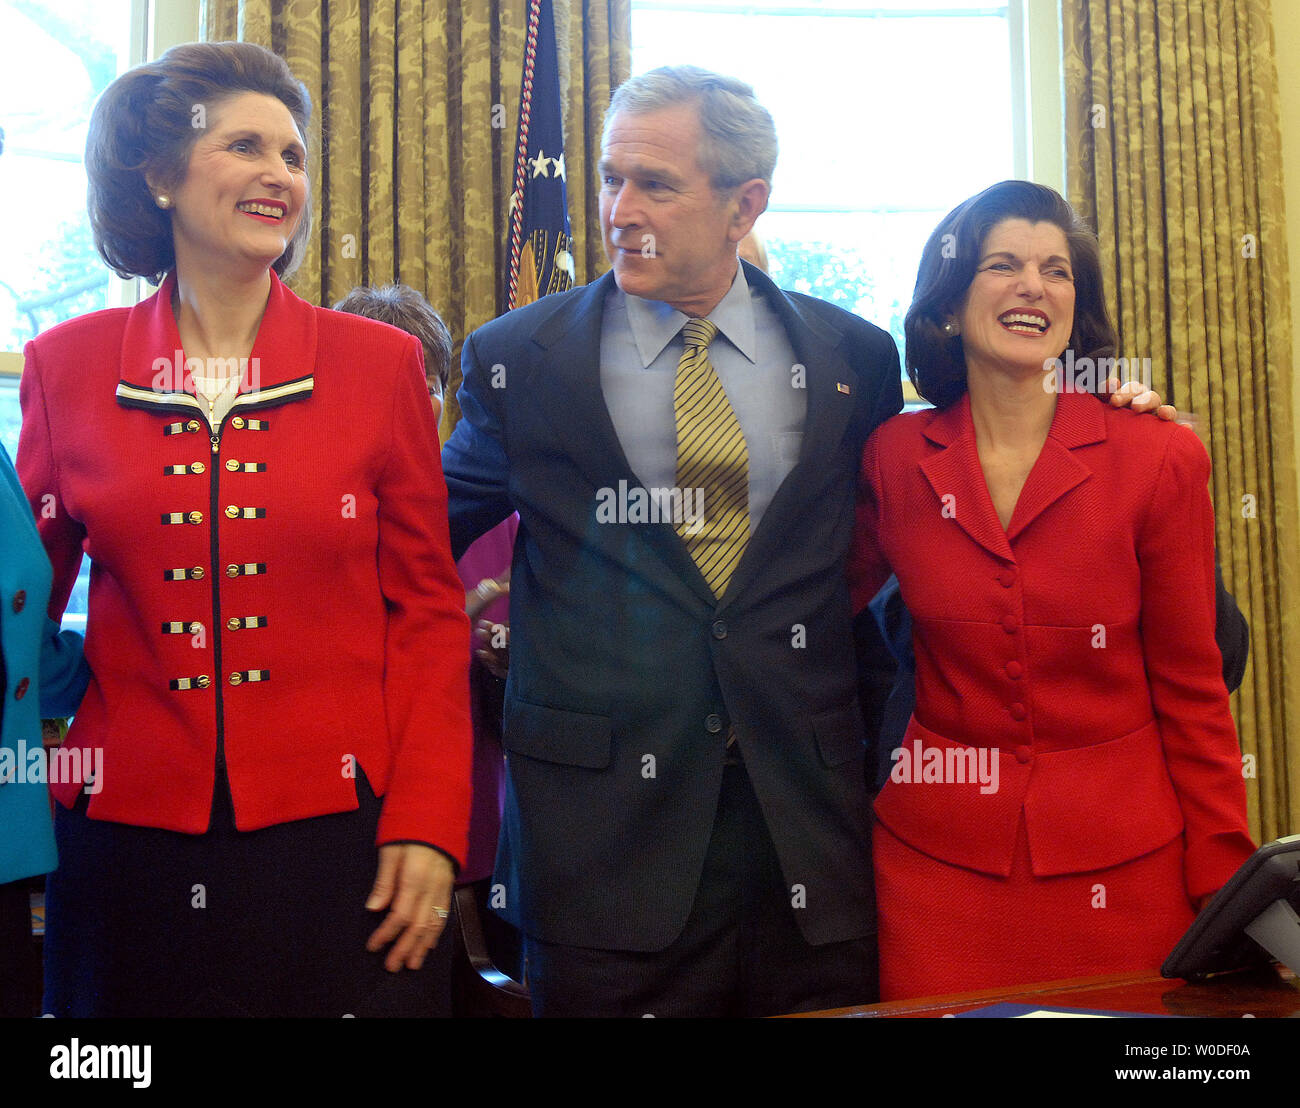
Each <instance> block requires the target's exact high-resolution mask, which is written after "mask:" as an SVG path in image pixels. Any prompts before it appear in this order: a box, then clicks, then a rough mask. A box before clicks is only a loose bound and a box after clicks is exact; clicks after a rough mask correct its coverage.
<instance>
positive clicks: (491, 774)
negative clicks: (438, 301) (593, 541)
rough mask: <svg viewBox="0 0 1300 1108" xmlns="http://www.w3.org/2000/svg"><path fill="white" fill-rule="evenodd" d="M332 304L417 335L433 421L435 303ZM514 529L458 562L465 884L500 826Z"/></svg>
mask: <svg viewBox="0 0 1300 1108" xmlns="http://www.w3.org/2000/svg"><path fill="white" fill-rule="evenodd" d="M334 310H335V311H338V312H350V313H351V314H353V315H360V316H365V317H366V318H367V319H377V320H379V321H381V322H383V323H388V324H390V325H392V326H394V327H400V328H401V329H402V330H403V331H406V332H408V333H410V334H412V335H414V336H415V337H416V338H418V339H419V340H420V345H421V346H422V347H423V348H424V376H425V380H426V382H427V383H428V388H429V401H430V403H431V404H432V405H433V421H434V423H435V424H437V422H438V419H439V416H440V415H441V414H442V397H443V392H444V390H445V389H446V387H447V378H448V375H449V373H450V370H451V333H450V332H449V331H448V330H447V325H446V324H445V323H444V322H443V320H442V317H441V316H440V315H439V314H438V313H437V311H436V310H435V309H434V307H433V305H431V304H430V303H429V302H428V301H427V300H426V299H425V298H424V297H423V296H421V295H420V294H419V293H418V292H417V291H416V290H415V289H413V288H411V287H410V286H409V285H379V286H375V287H372V288H367V287H364V286H358V287H357V288H354V289H353V290H352V291H351V292H349V293H348V294H347V295H346V296H345V297H343V299H342V300H340V301H339V302H338V303H337V304H335V305H334ZM518 529H519V517H518V516H517V515H511V516H510V517H509V518H508V519H505V520H503V521H502V522H501V523H499V524H498V525H497V526H496V527H494V528H493V529H492V530H491V531H489V532H488V533H487V534H486V535H484V536H483V537H482V538H480V539H478V540H476V541H475V542H474V543H473V544H472V545H471V546H470V548H469V549H468V550H467V551H465V553H464V554H463V555H462V556H461V558H460V559H459V561H458V562H457V564H456V571H457V573H459V574H460V577H461V584H462V585H463V586H464V588H465V590H466V596H465V611H466V613H467V614H468V616H469V618H470V622H471V623H472V624H474V642H475V657H474V659H473V662H472V664H471V666H470V711H471V718H472V720H473V725H474V773H473V783H474V789H473V797H474V799H473V806H472V808H471V810H470V821H469V852H468V854H467V856H466V859H465V866H464V868H463V869H462V871H461V873H460V874H459V880H460V881H462V882H467V883H476V882H481V881H484V880H485V879H487V878H488V877H490V876H491V874H492V862H493V860H494V858H495V857H496V848H497V832H498V830H499V829H500V826H501V800H502V795H503V792H504V785H505V752H504V750H503V749H502V747H501V694H502V681H503V680H504V678H505V667H506V665H507V664H508V656H507V647H506V645H505V640H506V636H508V634H509V622H508V621H509V610H508V607H507V601H508V599H509V596H510V554H511V550H512V549H513V547H514V541H515V533H516V531H518Z"/></svg>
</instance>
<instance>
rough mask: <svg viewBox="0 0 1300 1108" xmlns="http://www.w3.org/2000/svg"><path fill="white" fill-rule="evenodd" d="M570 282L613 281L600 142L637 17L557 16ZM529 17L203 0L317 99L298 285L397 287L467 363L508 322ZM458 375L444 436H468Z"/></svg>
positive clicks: (480, 4) (477, 5)
mask: <svg viewBox="0 0 1300 1108" xmlns="http://www.w3.org/2000/svg"><path fill="white" fill-rule="evenodd" d="M554 11H555V25H556V26H555V30H556V43H557V49H556V52H557V55H558V57H559V66H560V96H561V99H562V101H563V104H564V146H565V150H564V159H565V165H566V168H567V171H568V172H567V186H568V197H569V219H570V222H571V223H572V225H573V237H574V251H573V254H574V263H575V266H576V270H577V281H578V282H579V283H583V282H586V281H589V280H591V279H592V278H594V277H596V276H598V275H599V273H600V272H601V270H602V269H603V268H604V267H605V265H606V262H605V256H604V251H603V250H602V248H601V237H600V221H599V213H598V209H597V191H596V188H595V165H596V161H597V159H598V157H599V151H600V126H601V122H602V120H603V118H604V112H605V107H606V105H607V104H608V103H609V98H610V95H611V93H612V92H613V90H614V89H615V88H616V87H617V86H618V85H619V84H620V83H621V82H622V81H624V80H625V79H626V78H627V77H628V76H629V74H630V72H631V50H630V46H629V42H630V34H631V5H630V0H554ZM526 31H527V3H526V0H342V2H340V0H334V2H333V3H331V2H329V0H207V3H206V4H205V20H204V35H205V37H206V38H207V39H208V40H209V41H229V40H233V39H239V40H242V41H246V42H256V43H259V44H261V45H262V46H268V47H270V48H271V49H272V50H274V51H275V52H276V53H278V54H280V55H281V56H282V57H283V58H285V60H286V61H288V63H289V66H290V68H291V69H292V70H293V72H294V75H295V76H297V77H298V79H299V80H301V81H302V82H303V83H305V84H306V86H307V88H308V90H309V91H310V92H311V96H312V102H313V105H314V112H313V119H312V135H311V136H310V144H311V147H312V151H313V154H314V159H313V163H314V164H313V166H312V191H313V205H314V211H315V218H316V224H315V228H314V230H313V241H312V245H311V249H310V251H309V252H308V254H307V257H306V260H305V261H304V263H303V265H302V268H301V269H300V270H299V271H298V273H297V275H296V276H295V278H294V280H293V282H292V283H293V287H294V290H295V291H296V292H297V293H298V295H300V296H302V297H304V298H305V299H307V300H310V301H312V302H313V303H317V304H325V305H329V304H332V303H334V302H335V301H337V300H338V299H339V298H340V297H342V296H343V295H344V294H345V293H346V292H348V290H350V289H351V288H352V287H353V286H354V285H373V284H384V283H386V282H389V281H401V282H403V283H405V284H408V285H410V286H411V287H412V288H415V289H418V290H419V291H420V292H422V293H424V295H425V296H427V297H428V299H429V301H430V303H432V304H433V306H434V307H435V308H437V309H438V311H439V312H440V313H441V314H442V316H443V318H444V319H445V320H446V321H447V326H448V327H449V328H450V329H451V333H452V338H453V340H454V341H455V343H456V347H457V351H459V348H460V344H461V342H463V341H464V338H465V335H467V334H468V333H469V332H470V331H472V330H473V329H474V328H475V327H477V326H479V325H480V324H481V323H484V322H486V321H487V320H489V319H492V318H493V317H494V316H496V315H498V314H500V312H501V311H503V310H504V307H505V305H504V297H503V285H504V281H505V272H506V269H505V265H506V251H505V239H506V207H507V203H508V200H509V196H510V190H511V187H512V183H513V174H514V153H515V137H516V127H517V119H518V110H519V82H520V74H521V72H522V68H523V57H524V41H525V35H526ZM459 381H460V370H459V363H458V359H453V365H452V380H451V386H450V388H449V390H448V394H447V398H446V403H445V405H444V411H443V427H444V429H445V430H448V431H449V430H450V428H451V427H452V426H454V424H455V421H456V420H457V419H458V418H459V415H460V412H459V409H458V408H457V406H456V402H455V394H456V388H457V387H458V385H459Z"/></svg>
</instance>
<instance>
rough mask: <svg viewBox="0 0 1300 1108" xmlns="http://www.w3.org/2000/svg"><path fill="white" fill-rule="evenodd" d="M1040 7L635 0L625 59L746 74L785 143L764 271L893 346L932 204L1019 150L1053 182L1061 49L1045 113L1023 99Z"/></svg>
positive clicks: (1039, 33) (1023, 171)
mask: <svg viewBox="0 0 1300 1108" xmlns="http://www.w3.org/2000/svg"><path fill="white" fill-rule="evenodd" d="M1050 7H1051V5H1050V2H1049V3H1048V4H1046V5H1044V4H1040V3H1038V0H1012V2H1011V3H1003V4H997V3H979V2H977V0H949V2H947V3H941V4H937V3H920V2H916V0H914V2H912V3H907V2H906V0H895V3H893V4H891V5H889V6H884V5H869V4H863V3H860V2H851V0H824V2H822V3H820V4H817V5H810V4H807V3H804V4H795V3H786V2H779V0H747V2H745V3H737V2H732V0H633V5H632V69H633V72H634V73H641V72H645V71H646V70H649V69H653V68H654V67H655V66H659V65H666V64H681V63H689V64H694V65H700V66H703V67H705V68H707V69H713V70H716V71H718V72H723V73H728V74H731V75H733V76H737V77H740V78H741V79H743V80H745V81H747V82H748V83H749V84H751V85H753V87H754V91H755V94H756V95H757V97H758V99H759V101H760V102H761V103H762V104H764V106H766V107H767V108H768V110H769V111H771V112H772V115H773V117H774V119H775V121H776V129H777V138H778V141H779V143H780V150H781V153H780V157H779V159H778V161H777V168H776V174H775V177H774V179H773V184H772V198H771V203H770V205H769V207H768V210H767V212H766V213H765V214H764V215H763V216H762V217H761V218H760V219H759V221H758V225H757V230H758V233H759V235H760V236H761V237H762V238H763V241H764V244H765V245H766V247H767V251H768V255H769V259H770V265H771V273H772V277H773V279H774V280H775V281H776V282H777V284H779V285H780V286H782V287H783V288H790V289H795V290H797V291H800V292H806V293H810V294H812V295H814V296H818V297H821V298H822V299H825V300H829V301H831V302H833V303H837V304H839V305H840V306H842V307H844V308H846V309H847V310H849V311H851V312H855V313H856V314H858V315H860V316H862V317H863V318H865V319H869V320H871V321H872V322H873V323H876V324H878V325H879V326H881V327H884V328H886V329H887V330H889V331H890V332H891V334H892V335H893V336H894V340H895V341H896V342H897V343H898V346H899V350H900V352H901V350H902V348H903V317H904V314H905V313H906V311H907V307H908V305H909V304H910V303H911V298H912V287H913V285H914V284H915V281H916V268H917V265H918V263H919V261H920V254H921V248H922V247H923V245H924V244H925V240H926V238H927V237H928V235H929V233H930V232H931V231H932V230H933V229H934V227H935V225H936V224H937V223H938V222H939V220H940V219H941V218H942V217H943V215H945V214H946V213H947V212H948V211H949V210H951V209H952V207H954V206H955V205H956V204H957V203H958V202H960V201H961V200H963V199H965V198H966V197H968V196H970V195H972V194H973V193H975V192H978V191H979V190H980V189H982V188H985V187H987V186H988V185H991V184H993V183H995V182H996V181H1000V180H1004V179H1006V178H1008V177H1026V176H1029V175H1030V162H1031V160H1032V161H1033V162H1034V167H1035V168H1036V169H1037V170H1038V171H1039V176H1040V179H1045V180H1046V181H1047V183H1049V184H1054V185H1055V186H1056V187H1058V188H1059V187H1060V181H1059V179H1057V178H1059V164H1060V154H1059V149H1058V150H1056V151H1055V157H1054V158H1053V157H1052V154H1053V150H1052V146H1053V143H1052V141H1051V140H1052V136H1053V132H1052V130H1051V127H1052V120H1051V117H1052V110H1051V109H1052V107H1053V102H1055V118H1056V119H1057V120H1058V121H1059V115H1060V107H1059V100H1060V96H1059V60H1058V61H1057V62H1056V65H1055V68H1054V69H1053V67H1050V66H1049V67H1047V68H1046V70H1045V75H1044V73H1042V72H1040V73H1039V75H1038V79H1039V81H1040V83H1041V84H1044V85H1045V88H1044V89H1042V90H1040V93H1041V94H1040V95H1039V96H1036V97H1035V100H1040V99H1041V100H1042V101H1043V104H1044V110H1043V112H1041V113H1039V115H1040V116H1043V115H1045V116H1046V117H1047V120H1046V124H1045V125H1044V120H1043V119H1042V118H1037V119H1036V118H1034V113H1031V112H1029V111H1027V110H1026V98H1027V94H1026V91H1025V90H1026V85H1027V80H1026V77H1025V74H1026V72H1027V71H1028V67H1027V65H1026V57H1027V52H1026V49H1025V45H1024V44H1025V42H1026V41H1027V38H1028V36H1027V32H1032V33H1033V34H1034V35H1035V36H1036V41H1038V42H1040V43H1042V44H1043V46H1044V51H1045V53H1046V54H1047V55H1048V56H1049V59H1050V58H1052V57H1055V56H1057V55H1059V31H1056V30H1055V20H1054V16H1053V13H1052V12H1051V11H1050V10H1049V9H1050ZM1030 41H1033V40H1030ZM1053 73H1055V74H1056V76H1055V82H1056V84H1057V87H1056V88H1055V89H1053V87H1052V82H1053ZM1056 126H1057V130H1056V132H1055V146H1057V147H1059V145H1060V133H1059V122H1058V123H1057V125H1056ZM1042 134H1046V135H1047V136H1048V139H1047V141H1046V142H1041V141H1040V142H1038V143H1037V145H1035V142H1034V140H1035V139H1036V138H1037V137H1038V136H1040V135H1042ZM1033 155H1037V156H1036V157H1034V156H1033Z"/></svg>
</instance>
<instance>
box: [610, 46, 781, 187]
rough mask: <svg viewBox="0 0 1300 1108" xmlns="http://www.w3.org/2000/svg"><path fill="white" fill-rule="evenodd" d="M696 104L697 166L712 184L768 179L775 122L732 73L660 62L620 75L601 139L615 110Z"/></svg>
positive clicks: (773, 153) (773, 162) (772, 161)
mask: <svg viewBox="0 0 1300 1108" xmlns="http://www.w3.org/2000/svg"><path fill="white" fill-rule="evenodd" d="M677 104H695V105H697V107H698V112H699V119H700V128H701V130H702V131H703V132H704V140H703V142H702V143H701V144H700V154H699V158H700V168H701V169H703V170H704V172H705V173H707V174H708V175H709V183H710V184H711V185H712V186H713V187H714V188H715V189H729V188H735V187H736V186H737V185H742V184H744V183H745V182H746V181H750V180H753V179H754V178H755V177H760V178H762V179H763V180H764V181H766V182H767V183H768V185H769V186H770V185H771V184H772V171H773V170H774V169H776V125H775V124H774V123H773V122H772V116H771V114H770V113H769V112H768V110H767V109H766V108H765V107H763V105H762V104H760V103H759V102H758V101H757V100H756V99H754V90H753V89H752V88H751V87H750V86H749V85H747V84H745V82H744V81H740V80H737V79H736V78H735V77H724V76H723V75H722V74H720V73H711V72H710V71H709V70H707V69H701V68H700V67H699V66H694V65H665V66H661V67H660V68H659V69H652V70H650V72H649V73H642V74H639V75H638V76H636V77H631V78H629V79H628V80H626V81H624V82H623V83H622V84H621V85H619V86H618V88H617V89H615V91H614V96H613V98H612V99H611V100H610V102H609V110H608V111H607V112H606V113H605V129H604V134H603V136H602V143H601V144H602V145H604V140H605V139H607V138H608V136H609V125H610V123H611V121H612V120H613V118H614V116H615V114H616V113H618V112H629V113H633V114H642V113H645V112H654V111H658V110H660V109H661V108H670V107H674V106H676V105H677Z"/></svg>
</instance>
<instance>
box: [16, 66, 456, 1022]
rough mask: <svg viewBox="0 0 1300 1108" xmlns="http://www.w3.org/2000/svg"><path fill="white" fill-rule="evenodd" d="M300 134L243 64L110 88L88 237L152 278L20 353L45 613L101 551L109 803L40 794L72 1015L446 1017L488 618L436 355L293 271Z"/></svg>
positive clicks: (50, 964) (22, 450)
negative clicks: (443, 425) (455, 509)
mask: <svg viewBox="0 0 1300 1108" xmlns="http://www.w3.org/2000/svg"><path fill="white" fill-rule="evenodd" d="M309 114H310V102H309V99H308V96H307V92H306V89H305V88H304V87H303V86H302V85H301V83H299V82H298V81H296V80H294V78H293V76H292V75H291V74H290V72H289V70H288V67H287V66H286V65H285V64H284V62H283V61H282V60H280V59H279V58H277V57H276V56H275V55H274V54H272V53H270V52H269V51H267V50H263V49H262V48H260V47H257V46H252V45H247V44H240V43H218V44H193V45H188V46H183V47H177V48H175V49H173V50H171V51H169V52H168V53H167V54H166V55H165V56H164V57H163V58H162V59H161V60H160V61H158V62H155V63H152V64H149V65H145V66H141V67H138V68H137V69H134V70H132V71H130V72H129V73H127V74H125V75H124V76H123V77H121V78H119V79H118V80H117V81H116V82H114V84H113V85H112V86H110V88H109V89H108V90H107V91H106V92H105V93H104V96H103V98H102V99H101V100H100V102H99V104H98V105H97V107H96V109H95V114H94V116H93V118H92V121H91V127H90V135H89V140H88V143H87V153H86V167H87V172H88V174H89V177H90V213H91V222H92V226H93V228H94V231H95V236H96V243H97V246H98V248H99V251H100V253H101V255H102V256H103V257H104V259H105V261H107V262H108V264H109V265H110V266H111V267H112V268H113V269H114V270H116V271H117V272H118V273H119V274H122V275H123V276H126V275H132V274H134V275H139V276H143V277H145V278H147V279H149V280H151V281H153V282H154V283H157V282H159V281H160V280H161V282H162V285H161V288H160V289H159V291H158V292H157V293H156V294H155V295H154V296H152V297H151V298H150V299H148V300H146V301H144V302H143V303H141V304H139V305H138V306H136V307H134V308H130V309H113V310H109V311H104V312H97V313H95V314H93V315H90V316H86V317H84V318H81V319H76V320H72V321H71V322H68V323H65V324H62V325H60V326H59V327H56V328H54V329H53V330H51V331H49V332H48V333H46V334H44V335H42V336H41V337H40V338H38V339H36V340H35V341H34V342H32V343H31V344H30V345H29V346H28V348H27V354H26V365H25V369H24V374H23V380H22V403H23V415H24V420H23V430H22V437H21V441H20V446H19V470H20V473H21V476H22V479H23V483H24V486H25V488H26V491H27V494H28V496H29V498H30V500H31V502H32V505H33V508H34V510H35V513H36V516H37V518H38V520H39V524H40V531H41V536H42V539H43V541H44V543H45V546H46V550H47V552H48V553H49V555H50V559H51V561H52V562H53V565H54V581H55V583H54V588H53V592H52V601H51V605H50V614H51V615H52V616H54V617H56V618H57V617H58V616H59V615H60V614H61V612H62V610H63V606H64V604H65V603H66V600H67V596H68V592H69V590H70V588H71V586H72V583H73V580H74V578H75V576H76V573H77V568H78V565H79V563H80V560H81V556H82V553H83V550H84V551H85V552H86V553H88V554H89V555H90V557H91V559H92V569H91V582H90V607H89V617H88V624H87V639H86V656H87V659H88V660H89V662H90V665H91V668H92V670H93V672H94V678H93V680H92V681H91V684H90V688H89V691H88V692H87V695H86V698H85V700H84V702H83V703H82V706H81V709H80V711H79V712H78V714H77V717H76V721H75V723H74V724H73V728H72V731H71V733H70V734H69V736H68V740H67V741H68V743H69V744H71V745H72V746H74V747H92V748H99V749H101V750H102V765H103V770H102V776H101V779H100V780H99V781H97V782H95V788H94V790H93V791H91V790H87V791H88V792H89V794H90V795H88V796H87V795H86V794H85V793H82V794H78V793H77V792H76V791H75V790H62V791H60V789H59V788H58V787H56V788H55V789H54V790H53V791H54V792H55V795H56V797H57V799H58V800H59V801H60V802H61V807H60V809H59V811H58V812H57V815H56V833H57V837H58V842H59V846H60V859H61V866H60V868H59V870H58V872H57V873H56V874H55V875H54V876H53V877H52V878H51V880H50V884H49V891H48V897H47V910H48V932H47V938H46V951H47V958H46V1000H45V1010H46V1011H47V1012H52V1013H54V1014H56V1015H177V1014H182V1015H183V1014H195V1015H197V1014H240V1013H247V1014H258V1015H277V1014H300V1015H322V1016H325V1015H330V1016H341V1015H344V1014H354V1015H362V1014H417V1013H421V1012H428V1011H431V1010H434V1008H435V1001H434V983H433V982H432V981H431V980H430V979H429V973H430V971H431V969H432V968H433V958H431V957H429V951H430V949H431V948H432V947H433V946H434V944H435V943H436V942H437V939H438V936H439V934H440V932H441V931H442V929H443V927H444V925H445V921H446V918H447V914H448V908H449V898H450V893H451V883H452V877H453V867H454V866H455V865H457V864H458V863H459V861H460V860H461V859H463V857H464V852H465V836H466V825H467V820H468V810H469V764H470V749H471V747H470V732H469V717H468V699H467V697H468V689H467V666H466V663H465V659H466V658H467V657H468V624H467V621H466V618H465V614H464V607H463V601H464V597H463V593H462V591H461V588H460V583H459V581H458V579H457V577H456V571H455V566H454V564H453V562H452V559H451V554H450V550H449V549H448V540H447V522H446V491H445V487H444V485H443V483H442V479H441V471H440V466H439V459H438V452H437V444H438V438H437V433H436V429H435V427H434V423H433V419H432V416H431V413H430V410H429V405H428V401H427V397H426V394H425V383H424V376H423V373H422V370H421V360H420V353H419V344H418V342H417V341H416V340H415V339H414V338H412V337H411V336H409V335H406V334H404V333H402V332H399V331H398V330H396V329H395V328H390V327H387V326H385V325H383V324H379V323H374V322H372V321H369V320H363V319H359V318H357V317H354V316H346V315H341V314H339V313H335V312H330V311H325V310H323V309H319V308H315V307H313V306H311V305H309V304H307V303H305V302H304V301H302V300H300V299H299V298H298V297H296V296H294V295H293V294H292V293H291V292H289V291H288V289H286V288H285V287H284V285H283V284H282V283H281V280H280V278H281V275H284V274H287V273H289V272H291V271H292V269H293V267H294V265H295V264H296V262H297V260H298V259H299V258H300V257H301V255H302V252H303V250H304V247H305V244H306V238H307V233H308V225H309V222H310V209H309V189H308V172H307V150H306V145H307V142H306V138H305V136H306V134H307V130H308V117H309ZM376 845H377V846H378V866H377V868H376V860H375V854H374V852H373V851H374V848H375V846H376ZM449 945H450V944H446V943H444V944H442V949H443V950H445V949H446V948H447V947H448V946H449ZM422 967H423V969H422ZM399 970H400V971H401V972H400V973H399V972H397V971H399ZM416 971H420V972H416Z"/></svg>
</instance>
